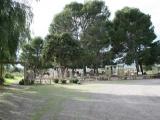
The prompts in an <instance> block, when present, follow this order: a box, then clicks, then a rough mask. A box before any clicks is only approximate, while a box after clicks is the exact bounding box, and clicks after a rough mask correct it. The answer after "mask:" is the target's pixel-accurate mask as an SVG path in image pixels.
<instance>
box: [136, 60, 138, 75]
mask: <svg viewBox="0 0 160 120" xmlns="http://www.w3.org/2000/svg"><path fill="white" fill-rule="evenodd" d="M136 70H137V75H138V72H139V64H138V61H136Z"/></svg>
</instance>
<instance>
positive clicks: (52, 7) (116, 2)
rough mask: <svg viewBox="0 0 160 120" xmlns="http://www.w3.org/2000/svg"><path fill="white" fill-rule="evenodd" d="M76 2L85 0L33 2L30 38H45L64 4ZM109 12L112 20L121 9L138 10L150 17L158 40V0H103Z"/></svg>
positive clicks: (159, 29)
mask: <svg viewBox="0 0 160 120" xmlns="http://www.w3.org/2000/svg"><path fill="white" fill-rule="evenodd" d="M73 1H77V2H81V3H84V1H85V0H40V1H39V2H33V3H32V7H33V14H34V18H33V23H32V25H31V31H32V36H41V37H43V38H44V37H45V36H46V35H47V34H48V28H49V25H50V24H51V22H52V20H53V18H54V16H55V15H56V14H58V13H59V12H61V11H62V10H63V8H64V6H65V5H66V4H69V3H70V2H73ZM104 1H105V3H106V5H107V6H108V9H109V11H110V12H111V16H110V19H113V18H114V14H115V12H116V11H117V10H120V9H122V8H123V7H126V6H129V7H135V8H139V9H140V10H141V11H142V12H144V13H145V14H149V15H151V21H152V23H153V25H154V27H155V33H156V35H157V38H156V39H157V40H160V0H104Z"/></svg>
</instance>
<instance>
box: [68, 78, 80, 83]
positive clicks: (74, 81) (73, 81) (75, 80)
mask: <svg viewBox="0 0 160 120" xmlns="http://www.w3.org/2000/svg"><path fill="white" fill-rule="evenodd" d="M70 83H75V84H79V83H80V81H79V80H78V79H77V78H75V79H71V80H70Z"/></svg>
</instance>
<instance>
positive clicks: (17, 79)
mask: <svg viewBox="0 0 160 120" xmlns="http://www.w3.org/2000/svg"><path fill="white" fill-rule="evenodd" d="M21 79H23V76H20V75H17V76H14V79H10V78H5V83H4V84H5V85H11V84H14V83H18V82H19V81H20V80H21Z"/></svg>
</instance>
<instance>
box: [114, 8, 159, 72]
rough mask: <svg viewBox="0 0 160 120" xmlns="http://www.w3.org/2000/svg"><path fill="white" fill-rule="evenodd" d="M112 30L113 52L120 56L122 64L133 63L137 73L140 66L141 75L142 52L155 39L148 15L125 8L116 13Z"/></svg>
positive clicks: (137, 10)
mask: <svg viewBox="0 0 160 120" xmlns="http://www.w3.org/2000/svg"><path fill="white" fill-rule="evenodd" d="M113 29H114V35H113V36H112V43H113V44H112V45H113V50H114V51H115V52H117V53H118V54H119V55H121V56H122V61H123V62H124V63H126V64H132V63H135V64H136V68H137V72H139V65H140V68H141V71H142V73H143V70H142V65H143V64H144V61H143V60H142V59H143V57H145V56H144V52H146V50H147V49H148V47H151V46H150V45H151V44H152V43H153V40H154V39H155V38H156V35H155V33H154V27H153V25H152V22H151V17H150V15H147V14H144V13H142V12H141V11H140V10H139V9H137V8H129V7H125V8H123V9H122V10H119V11H117V12H116V15H115V18H114V20H113Z"/></svg>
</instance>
